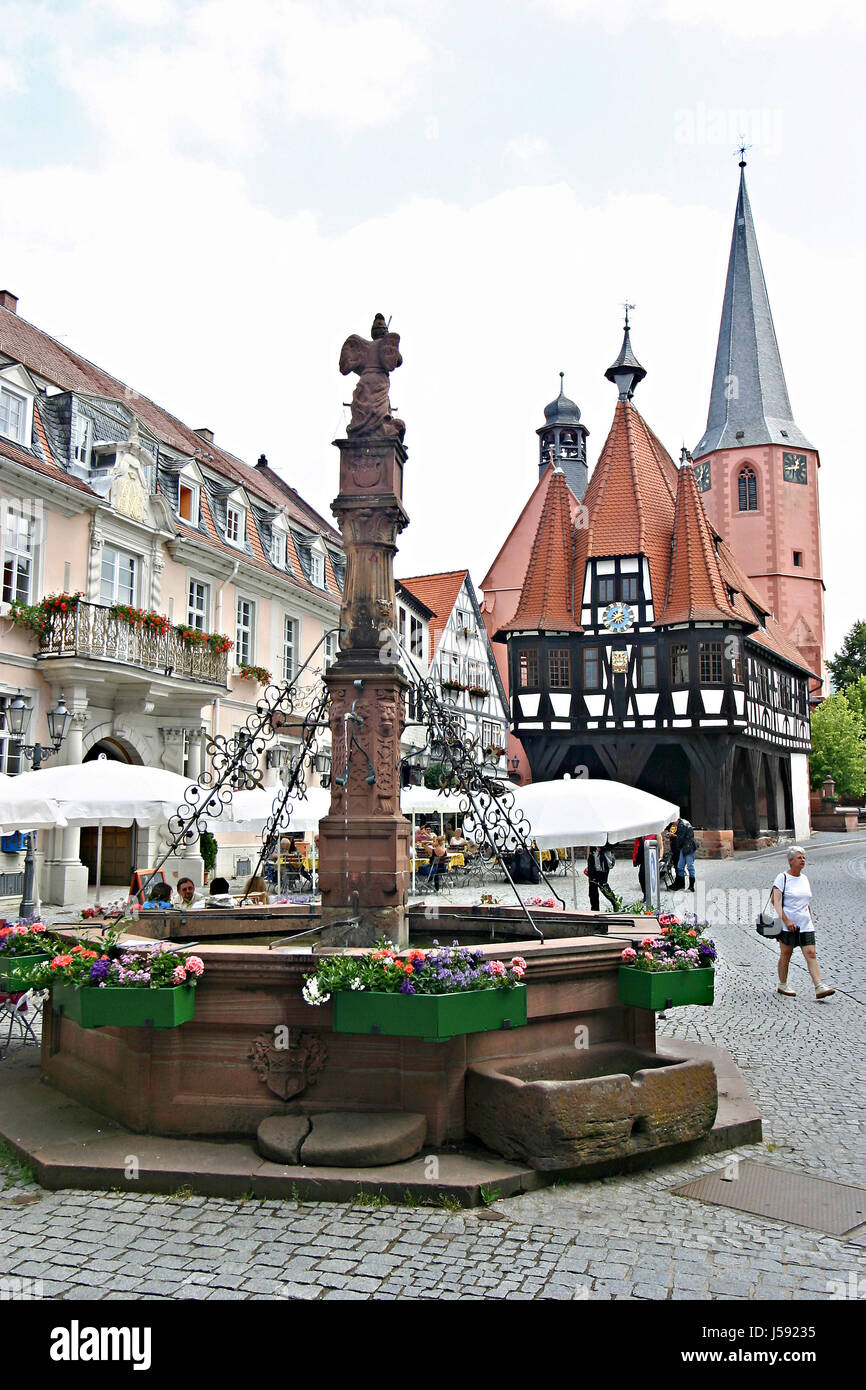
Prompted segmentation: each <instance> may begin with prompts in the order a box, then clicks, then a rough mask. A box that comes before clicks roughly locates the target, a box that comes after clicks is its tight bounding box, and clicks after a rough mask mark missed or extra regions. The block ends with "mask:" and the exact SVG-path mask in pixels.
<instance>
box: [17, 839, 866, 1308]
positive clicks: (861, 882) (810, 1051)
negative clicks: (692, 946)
mask: <svg viewBox="0 0 866 1390" xmlns="http://www.w3.org/2000/svg"><path fill="white" fill-rule="evenodd" d="M808 851H809V862H808V864H807V873H808V875H809V877H810V880H811V882H812V887H813V891H814V894H815V898H814V914H815V919H816V924H817V929H818V954H819V958H820V960H821V963H822V968H823V971H824V976H825V979H827V980H828V981H829V982H830V983H832V984H834V985H835V986H836V988H837V993H836V995H835V996H833V997H832V998H831V999H829V1000H827V1001H825V1002H823V1003H819V1002H817V1001H816V1000H815V998H814V991H813V990H812V987H811V984H810V982H809V979H808V976H807V974H806V971H805V969H804V967H803V964H802V962H801V961H800V960H799V959H797V958H796V957H795V961H794V966H793V969H792V972H791V979H792V980H793V982H794V984H795V987H796V988H797V990H798V993H797V996H796V998H793V999H791V998H784V997H782V996H781V995H778V994H777V993H776V988H775V978H774V972H775V954H776V948H775V946H774V945H772V943H769V942H767V941H764V940H763V939H761V938H760V937H758V935H757V933H756V932H755V930H754V926H753V918H754V916H755V911H753V904H752V903H751V902H748V901H747V900H745V899H743V900H741V901H739V902H737V901H736V900H734V899H733V898H731V897H730V896H728V897H725V898H724V899H719V898H718V897H717V898H716V899H715V900H713V899H711V897H710V896H709V892H711V891H712V890H722V891H724V892H727V891H728V890H753V891H754V892H755V893H757V892H758V891H759V890H761V891H763V893H764V896H766V892H767V890H768V887H769V884H770V883H771V881H772V878H773V877H774V876H775V874H776V873H778V872H779V870H780V869H781V868H782V867H784V865H785V858H784V855H778V854H767V853H763V854H756V855H750V856H742V857H738V859H737V860H736V861H735V862H733V863H731V862H727V863H718V862H701V861H699V865H698V869H699V883H702V884H703V885H704V886H705V888H706V889H707V890H709V892H708V896H707V898H706V899H705V900H704V899H702V897H701V894H698V895H696V898H695V899H693V898H692V897H691V895H682V897H681V898H679V899H678V900H679V901H680V902H681V903H683V904H686V903H691V902H695V903H696V906H697V907H698V908H699V909H702V908H703V907H704V906H707V907H710V908H711V909H712V910H713V914H714V920H713V924H712V928H711V933H710V934H711V935H712V936H713V937H714V938H715V940H716V942H717V944H718V946H719V948H720V964H719V971H718V980H717V987H716V1004H715V1006H714V1007H713V1008H712V1009H699V1008H684V1009H678V1010H676V1011H675V1012H672V1013H671V1015H670V1016H669V1017H668V1018H666V1019H664V1020H662V1021H661V1022H660V1025H659V1026H660V1031H661V1032H662V1033H664V1034H668V1035H670V1036H676V1037H686V1038H694V1039H697V1040H700V1041H704V1042H713V1043H718V1044H721V1045H722V1046H725V1047H727V1048H728V1049H729V1050H730V1051H731V1052H732V1053H733V1055H734V1057H735V1059H736V1061H737V1063H738V1065H739V1066H740V1068H741V1069H742V1071H743V1073H744V1075H745V1077H746V1079H747V1082H748V1085H749V1087H750V1089H751V1091H752V1094H753V1096H754V1098H755V1100H756V1102H757V1104H758V1107H759V1109H760V1110H761V1112H762V1114H763V1116H764V1130H765V1142H764V1143H763V1144H754V1145H750V1146H747V1147H744V1148H741V1149H739V1150H737V1151H736V1152H737V1153H738V1154H739V1156H741V1157H744V1158H745V1157H748V1158H753V1159H757V1160H759V1161H762V1162H768V1163H772V1164H775V1165H777V1166H780V1167H785V1168H792V1169H797V1170H799V1171H801V1172H808V1173H812V1174H814V1175H816V1176H821V1177H824V1178H834V1179H837V1180H839V1181H842V1182H849V1183H858V1184H859V1183H866V1146H864V1143H863V1132H864V1126H863V1120H864V1110H866V1100H864V1087H863V1081H864V1076H863V1072H864V1065H863V1058H864V1048H863V1034H864V1028H863V1018H864V1013H863V1010H864V1003H866V998H864V995H866V983H864V977H863V952H862V947H861V940H862V929H863V920H864V906H866V837H863V836H858V837H852V838H851V840H850V841H848V842H846V843H843V844H838V843H827V842H826V839H825V840H824V841H822V839H821V837H816V838H815V840H814V841H812V842H810V844H809V846H808ZM614 886H615V887H616V889H617V891H618V892H622V891H623V890H624V889H627V891H628V895H629V896H631V895H632V892H631V890H632V886H633V883H632V871H631V870H630V867H629V866H627V865H617V867H616V869H615V870H614ZM725 914H727V915H725ZM718 915H722V916H724V917H725V920H724V921H723V922H719V921H716V920H715V917H717V916H718ZM798 955H799V953H797V956H798ZM727 1159H728V1156H727V1155H726V1156H724V1157H721V1156H719V1155H715V1156H714V1157H707V1158H702V1159H698V1160H694V1161H691V1162H689V1163H681V1164H675V1165H668V1166H666V1167H663V1168H656V1169H653V1170H651V1171H648V1172H645V1173H641V1174H632V1175H629V1176H626V1177H617V1178H608V1179H605V1180H603V1181H596V1182H591V1183H584V1184H579V1183H561V1184H557V1185H555V1186H554V1187H551V1188H547V1189H545V1190H544V1191H542V1192H537V1193H530V1194H526V1195H524V1196H522V1197H517V1198H512V1199H510V1200H507V1201H502V1202H496V1203H495V1204H494V1206H493V1207H491V1208H490V1209H488V1210H486V1211H484V1210H482V1211H480V1212H477V1213H475V1212H473V1213H468V1212H466V1213H464V1212H451V1211H448V1210H445V1209H426V1208H411V1207H395V1206H384V1207H376V1206H368V1205H366V1204H363V1205H362V1204H356V1205H354V1206H342V1205H337V1204H334V1203H324V1202H323V1203H319V1204H312V1205H307V1206H300V1205H299V1204H298V1203H296V1202H292V1201H256V1200H249V1201H246V1202H237V1201H225V1200H218V1199H211V1198H202V1197H191V1198H184V1197H182V1196H176V1197H157V1196H150V1195H146V1194H142V1195H140V1196H135V1195H130V1194H129V1193H117V1194H112V1193H106V1194H98V1193H84V1192H75V1191H64V1192H57V1193H49V1192H43V1191H42V1190H41V1189H40V1188H38V1187H37V1186H35V1185H34V1184H32V1183H29V1182H28V1181H27V1180H26V1178H24V1177H22V1175H20V1174H18V1175H17V1176H16V1175H15V1173H14V1171H13V1170H12V1169H11V1168H10V1176H9V1177H8V1179H7V1186H6V1187H5V1190H3V1191H2V1192H0V1209H2V1221H0V1225H2V1232H0V1275H5V1276H7V1277H9V1276H11V1277H12V1278H18V1279H21V1280H41V1281H42V1292H43V1295H44V1296H45V1297H49V1298H52V1297H53V1298H60V1299H65V1298H88V1299H91V1298H94V1299H129V1298H145V1299H190V1298H191V1299H273V1298H288V1299H331V1298H339V1299H347V1298H360V1299H368V1298H376V1299H380V1298H382V1299H393V1298H445V1299H465V1298H469V1299H491V1298H492V1299H501V1298H507V1299H528V1298H533V1299H534V1298H545V1299H568V1300H571V1299H611V1298H613V1299H650V1300H654V1299H674V1300H678V1299H681V1300H693V1299H703V1298H708V1297H709V1298H712V1299H758V1300H762V1299H806V1300H809V1299H813V1300H824V1299H828V1298H831V1297H833V1295H834V1293H838V1286H840V1285H842V1284H844V1285H846V1287H847V1288H848V1289H849V1292H850V1290H851V1289H853V1290H854V1291H855V1294H856V1293H857V1292H858V1291H859V1294H860V1296H861V1297H866V1248H864V1247H863V1246H859V1245H856V1244H852V1243H850V1242H845V1241H840V1240H837V1239H832V1238H830V1237H827V1236H822V1235H820V1234H819V1233H817V1232H814V1231H811V1230H806V1229H803V1228H799V1227H794V1226H786V1225H782V1224H780V1223H778V1222H773V1221H766V1220H763V1219H762V1218H758V1217H753V1216H745V1215H742V1214H739V1213H737V1212H735V1211H728V1210H725V1209H722V1208H717V1207H711V1206H706V1205H704V1204H702V1203H700V1202H696V1201H693V1200H689V1199H686V1198H682V1197H676V1196H671V1195H670V1189H671V1188H672V1187H676V1186H679V1185H680V1184H681V1183H682V1182H684V1181H686V1180H687V1179H688V1178H690V1177H692V1176H696V1175H698V1174H700V1173H706V1172H710V1171H712V1170H714V1169H717V1168H719V1167H720V1166H721V1165H722V1164H723V1163H725V1162H727ZM0 1181H2V1176H0ZM858 1281H859V1282H858ZM0 1289H2V1284H0Z"/></svg>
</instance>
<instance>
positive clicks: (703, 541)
mask: <svg viewBox="0 0 866 1390" xmlns="http://www.w3.org/2000/svg"><path fill="white" fill-rule="evenodd" d="M670 555H671V564H670V573H669V576H668V583H667V592H666V594H665V605H664V609H663V611H662V614H661V617H659V618H658V619H657V620H656V627H662V626H665V625H667V624H668V623H695V622H711V623H712V622H719V620H720V619H721V620H723V621H725V622H731V621H736V620H738V619H739V618H740V614H739V613H738V612H737V610H736V609H735V607H734V605H733V602H732V600H731V597H730V594H729V586H728V585H727V584H726V583H725V580H724V578H723V576H722V571H721V568H720V565H719V559H718V555H717V554H716V538H715V533H714V532H713V529H712V527H711V526H710V523H709V522H708V521H707V515H706V512H705V511H704V507H703V503H702V502H701V496H700V493H699V492H698V485H697V483H696V482H695V472H694V469H693V467H692V461H691V459H690V458H689V456H688V450H687V449H685V448H684V449H683V460H682V463H681V464H680V469H679V475H678V478H677V502H676V511H675V513H674V529H673V535H672V537H671V550H670Z"/></svg>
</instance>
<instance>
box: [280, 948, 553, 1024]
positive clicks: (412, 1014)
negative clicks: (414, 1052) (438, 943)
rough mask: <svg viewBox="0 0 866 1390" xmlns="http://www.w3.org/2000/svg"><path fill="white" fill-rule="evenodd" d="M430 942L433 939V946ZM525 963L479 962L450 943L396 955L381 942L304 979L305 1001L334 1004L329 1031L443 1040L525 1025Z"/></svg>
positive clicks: (516, 960) (519, 959) (477, 954)
mask: <svg viewBox="0 0 866 1390" xmlns="http://www.w3.org/2000/svg"><path fill="white" fill-rule="evenodd" d="M434 945H435V943H434ZM525 972H526V961H525V960H524V959H523V958H522V957H521V956H515V957H514V958H513V959H512V961H511V963H510V964H509V965H505V964H504V963H503V962H502V961H499V960H487V959H486V958H485V956H484V954H483V952H482V951H478V950H472V949H470V948H469V947H466V946H464V947H461V946H460V945H459V944H458V943H457V942H456V941H455V942H454V944H453V946H450V947H444V948H442V949H438V948H437V949H434V950H431V951H417V950H413V951H409V952H407V953H406V954H405V955H403V956H401V955H398V954H397V952H396V951H395V950H394V949H393V947H391V946H389V945H387V944H383V945H382V946H381V947H380V948H379V949H378V950H376V951H373V952H372V953H370V954H369V955H366V956H354V957H340V956H333V957H329V958H328V959H327V960H325V961H323V962H322V963H321V965H320V966H319V968H318V971H317V972H316V974H315V975H310V976H308V977H307V982H306V984H305V985H304V998H305V1000H306V1001H307V1003H308V1004H325V1003H327V1001H328V1000H329V999H331V998H333V1003H334V1014H333V1029H334V1032H335V1033H367V1034H372V1035H374V1036H375V1035H382V1036H385V1037H408V1038H423V1039H424V1041H425V1042H443V1041H445V1040H446V1039H447V1038H453V1037H456V1036H459V1035H461V1034H464V1033H486V1032H490V1031H492V1030H494V1029H499V1028H520V1027H522V1026H523V1024H525V1023H526V986H525V985H524V984H522V983H521V981H522V979H523V976H524V974H525Z"/></svg>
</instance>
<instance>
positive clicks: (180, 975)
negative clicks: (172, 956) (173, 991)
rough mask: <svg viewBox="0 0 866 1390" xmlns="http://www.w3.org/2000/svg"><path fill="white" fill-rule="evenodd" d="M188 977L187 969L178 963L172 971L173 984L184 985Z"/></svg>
mask: <svg viewBox="0 0 866 1390" xmlns="http://www.w3.org/2000/svg"><path fill="white" fill-rule="evenodd" d="M185 979H186V971H185V970H184V968H183V966H182V965H176V966H175V967H174V970H173V971H172V972H171V982H172V984H173V985H182V984H183V982H184V980H185Z"/></svg>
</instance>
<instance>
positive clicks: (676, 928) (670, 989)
mask: <svg viewBox="0 0 866 1390" xmlns="http://www.w3.org/2000/svg"><path fill="white" fill-rule="evenodd" d="M658 923H659V930H658V933H657V935H654V936H645V937H644V938H643V939H642V940H641V942H640V944H639V946H637V947H633V946H627V947H626V948H625V950H624V951H623V953H622V962H623V963H622V965H621V966H620V968H619V1001H620V1003H621V1004H628V1005H630V1006H631V1007H632V1008H637V1009H653V1010H657V1009H670V1008H675V1007H677V1006H679V1005H682V1004H712V1002H713V997H714V985H715V969H714V962H715V959H716V948H715V945H714V943H713V942H712V941H710V940H709V938H707V937H704V936H702V935H701V932H702V930H703V927H704V926H705V925H706V924H705V923H699V922H698V921H697V918H695V917H691V916H687V917H685V918H684V919H682V920H681V919H680V918H679V917H674V916H673V915H671V914H669V913H668V914H665V913H662V914H661V915H660V916H659V918H658Z"/></svg>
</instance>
